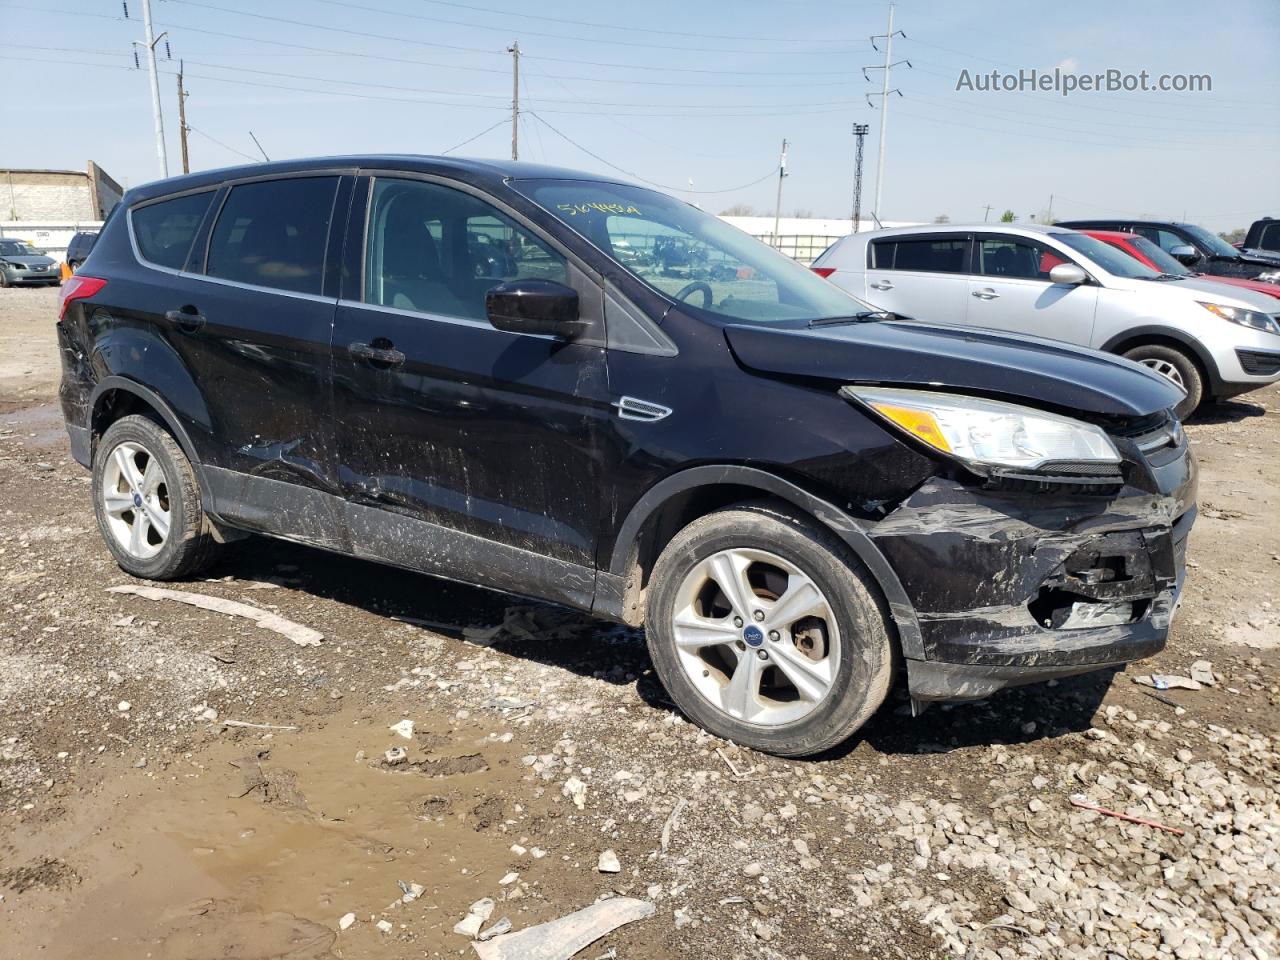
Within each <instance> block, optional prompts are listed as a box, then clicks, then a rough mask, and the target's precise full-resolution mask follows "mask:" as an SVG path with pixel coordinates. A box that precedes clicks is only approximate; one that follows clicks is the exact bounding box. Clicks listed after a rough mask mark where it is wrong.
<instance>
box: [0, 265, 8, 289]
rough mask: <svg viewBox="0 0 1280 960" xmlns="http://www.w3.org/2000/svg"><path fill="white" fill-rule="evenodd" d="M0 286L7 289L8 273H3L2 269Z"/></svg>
mask: <svg viewBox="0 0 1280 960" xmlns="http://www.w3.org/2000/svg"><path fill="white" fill-rule="evenodd" d="M0 287H2V288H4V289H5V290H8V289H9V275H8V274H7V273H5V272H4V271H3V270H0Z"/></svg>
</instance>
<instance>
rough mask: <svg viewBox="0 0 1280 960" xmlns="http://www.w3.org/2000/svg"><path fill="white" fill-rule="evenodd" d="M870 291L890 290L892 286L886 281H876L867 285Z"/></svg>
mask: <svg viewBox="0 0 1280 960" xmlns="http://www.w3.org/2000/svg"><path fill="white" fill-rule="evenodd" d="M869 286H870V287H871V289H872V290H892V289H893V284H892V283H890V282H889V281H888V280H877V281H876V282H875V283H872V284H869Z"/></svg>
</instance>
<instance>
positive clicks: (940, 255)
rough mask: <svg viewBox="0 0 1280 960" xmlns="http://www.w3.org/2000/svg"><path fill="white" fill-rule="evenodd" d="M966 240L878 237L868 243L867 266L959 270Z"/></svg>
mask: <svg viewBox="0 0 1280 960" xmlns="http://www.w3.org/2000/svg"><path fill="white" fill-rule="evenodd" d="M968 246H969V241H968V240H967V239H965V238H964V237H959V238H957V239H954V240H939V239H930V238H927V237H921V238H913V239H910V240H878V241H876V242H875V243H873V244H871V266H872V268H874V269H876V270H910V271H914V272H919V273H963V272H964V269H965V267H964V257H965V251H966V250H967V249H968Z"/></svg>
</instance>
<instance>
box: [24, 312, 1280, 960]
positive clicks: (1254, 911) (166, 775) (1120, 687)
mask: <svg viewBox="0 0 1280 960" xmlns="http://www.w3.org/2000/svg"><path fill="white" fill-rule="evenodd" d="M54 296H55V294H54V292H53V291H29V290H6V291H0V517H2V518H3V524H0V611H3V613H4V615H5V616H4V619H3V621H2V622H0V957H5V958H8V957H13V958H18V957H30V956H35V955H41V956H45V957H84V956H94V957H96V958H104V960H109V958H113V957H121V958H124V957H129V958H136V957H140V956H152V957H158V958H175V960H176V958H182V960H203V958H208V960H214V958H232V957H235V958H267V957H289V958H326V960H327V958H337V957H342V958H365V957H379V958H384V957H386V958H399V957H405V958H408V957H423V956H445V955H453V956H457V955H472V951H471V949H470V947H469V946H468V938H467V937H464V936H463V935H460V934H457V933H454V932H453V926H454V924H456V923H457V922H458V921H459V920H461V919H462V918H463V917H464V916H465V915H466V914H467V912H468V910H469V908H470V906H471V904H472V903H473V902H476V901H479V900H481V899H482V898H491V899H493V900H494V901H495V903H496V906H495V907H494V910H493V913H492V917H491V920H490V922H493V921H496V920H498V919H499V918H501V917H508V918H509V919H510V920H511V922H512V924H513V926H514V928H515V929H517V930H519V929H523V928H525V927H528V926H530V925H532V924H535V923H539V922H542V921H546V920H550V919H554V918H555V917H558V916H562V915H564V914H566V913H569V912H571V911H573V910H577V909H579V908H582V907H585V906H587V905H589V904H591V903H592V902H593V901H595V900H597V899H598V898H600V897H602V896H607V895H616V894H622V895H627V896H631V897H637V898H640V899H642V900H648V901H652V902H653V903H654V904H655V905H656V907H657V912H656V914H655V915H654V916H653V917H651V918H649V919H647V920H641V921H638V922H635V923H632V924H629V925H627V926H624V927H621V928H620V929H618V930H617V931H615V932H614V933H612V934H609V935H608V936H606V937H605V938H603V939H602V940H599V941H598V942H597V943H595V944H594V945H593V946H592V947H590V948H589V949H587V950H585V951H583V953H582V954H581V956H583V957H587V958H596V957H600V956H606V957H608V956H616V957H619V958H657V957H688V958H695V957H696V958H701V957H709V956H715V957H744V958H745V957H762V958H813V960H816V958H826V957H840V958H849V957H867V958H872V957H874V958H883V957H903V958H953V960H960V958H967V960H978V958H995V957H1000V958H1014V957H1068V956H1069V957H1098V958H1107V960H1111V958H1126V960H1128V958H1150V957H1177V958H1183V960H1189V958H1205V960H1211V958H1236V957H1241V958H1257V960H1262V958H1276V957H1280V929H1278V927H1277V920H1276V917H1277V916H1278V915H1280V810H1278V809H1277V804H1278V801H1277V795H1278V794H1277V787H1278V786H1280V763H1278V761H1277V754H1276V750H1277V739H1276V737H1277V724H1276V721H1277V716H1280V710H1278V706H1280V686H1278V685H1277V684H1278V680H1277V665H1278V660H1280V654H1278V653H1277V650H1278V649H1280V612H1278V611H1280V608H1278V607H1277V601H1276V589H1275V586H1274V585H1275V582H1276V576H1277V574H1278V573H1280V510H1277V502H1278V501H1280V497H1278V493H1280V491H1278V490H1277V480H1276V478H1277V476H1280V470H1278V468H1280V433H1277V429H1278V427H1280V390H1274V389H1273V390H1269V391H1266V392H1263V393H1260V394H1253V395H1251V396H1249V397H1246V398H1244V399H1243V400H1241V401H1239V402H1235V403H1231V404H1226V405H1220V406H1217V407H1213V408H1210V409H1209V410H1208V411H1206V412H1205V413H1204V414H1203V415H1202V416H1201V417H1199V418H1198V420H1197V421H1196V422H1193V423H1192V424H1190V425H1189V427H1188V430H1189V433H1190V434H1191V436H1192V439H1193V442H1194V444H1195V449H1196V451H1197V454H1198V455H1199V457H1200V459H1201V462H1202V465H1203V468H1204V473H1203V482H1202V494H1201V506H1202V511H1203V514H1202V518H1201V520H1200V522H1199V523H1198V525H1197V527H1196V529H1195V531H1194V533H1193V536H1192V542H1191V547H1190V553H1189V555H1190V559H1191V564H1192V569H1191V575H1190V579H1189V585H1188V591H1187V596H1186V600H1185V603H1184V606H1183V609H1182V612H1181V614H1180V617H1179V620H1178V622H1177V624H1176V627H1175V630H1174V636H1173V638H1172V640H1171V642H1170V644H1169V647H1168V648H1167V649H1166V650H1165V651H1164V652H1163V653H1162V654H1160V655H1159V656H1158V657H1155V658H1153V659H1152V660H1150V661H1146V662H1143V663H1141V664H1137V665H1134V666H1132V667H1130V668H1129V670H1128V671H1127V672H1123V673H1119V674H1116V675H1111V674H1103V675H1091V676H1086V677H1081V678H1075V679H1072V680H1068V681H1062V682H1059V683H1055V684H1047V685H1041V686H1035V687H1029V688H1024V689H1020V690H1014V691H1007V692H1004V693H1002V694H999V695H997V696H994V697H992V698H991V699H989V700H987V701H984V702H980V703H976V704H967V705H963V706H955V707H940V708H939V707H935V708H933V709H931V710H930V711H928V712H927V713H925V714H924V715H923V716H922V717H920V718H917V719H912V718H911V717H910V716H909V715H908V711H907V710H906V705H905V701H904V699H903V696H902V693H901V691H897V692H896V693H895V695H894V696H893V697H891V699H890V701H889V702H888V703H887V704H886V705H885V707H884V709H882V710H881V711H880V713H879V714H878V715H877V716H876V717H875V718H873V720H872V721H871V722H870V723H869V724H868V726H867V727H866V728H865V729H864V730H863V732H862V733H861V734H860V735H859V736H858V737H857V738H856V739H854V740H853V741H851V742H850V743H849V744H847V745H846V746H845V747H844V748H842V749H840V750H838V751H835V752H833V753H832V754H830V755H827V756H824V757H822V758H819V759H816V760H811V761H805V762H790V761H782V760H778V759H776V758H772V757H767V756H763V755H760V754H755V753H752V752H750V751H746V750H740V749H738V748H737V747H734V746H733V745H731V744H728V743H725V742H724V741H720V740H718V739H716V738H714V737H711V736H709V735H707V734H705V733H703V732H702V731H700V730H699V729H697V728H696V727H694V726H692V725H690V724H689V723H687V722H685V721H684V720H683V719H682V717H681V716H680V715H679V713H678V712H676V711H675V710H674V709H673V708H672V706H671V705H670V704H669V702H667V701H666V699H665V697H664V694H663V692H662V690H661V688H660V687H659V686H658V685H657V684H656V682H655V681H654V678H653V675H652V670H651V667H650V666H649V663H648V659H647V656H646V654H645V651H644V645H643V637H642V636H641V635H640V634H638V633H637V632H635V631H630V630H625V629H621V628H618V627H614V626H611V625H609V624H605V623H601V622H598V621H594V620H592V619H590V618H588V617H584V616H582V615H580V614H576V613H573V612H568V611H562V610H558V609H556V608H552V607H547V606H541V605H534V604H526V603H525V602H523V601H520V600H518V599H515V598H511V597H506V596H502V595H498V594H494V593H488V592H485V591H481V590H476V589H471V588H468V587H464V586H460V585H455V584H449V583H446V582H444V581H439V580H434V579H430V578H425V577H419V576H414V575H412V574H408V573H405V572H402V571H395V570H387V569H384V568H379V567H376V566H372V565H370V564H366V563H362V562H359V561H355V560H350V559H345V558H340V557H333V556H329V555H326V554H323V553H319V552H316V551H312V550H308V549H306V548H302V547H297V546H293V545H289V544H283V543H272V542H267V541H263V540H251V541H247V542H245V543H244V544H241V545H239V546H238V547H237V548H236V549H234V550H232V551H230V552H229V553H228V555H227V556H226V557H225V558H224V559H223V560H222V561H221V562H220V564H219V566H218V567H217V568H216V569H215V570H214V571H212V573H211V575H210V577H209V578H208V579H204V580H200V581H197V582H192V583H187V584H178V585H176V586H177V587H178V588H180V589H185V590H190V591H192V592H196V593H201V594H206V595H209V596H216V597H222V598H226V599H232V600H237V601H241V602H245V603H249V604H253V605H255V606H258V607H261V608H264V609H268V610H271V611H274V612H278V613H279V614H281V615H283V616H285V617H287V618H290V619H292V620H294V621H296V622H298V623H301V624H305V625H307V626H309V627H313V628H315V629H317V630H319V631H320V632H322V633H323V634H324V636H325V639H324V642H323V643H321V644H320V645H319V646H314V647H300V646H295V645H294V644H292V643H290V642H289V640H288V639H286V638H285V637H282V636H280V635H279V634H276V633H273V632H269V631H267V630H263V629H260V628H258V627H257V626H256V625H255V624H253V623H252V622H250V621H248V620H244V619H239V618H233V617H228V616H225V615H223V614H219V613H216V612H211V611H207V610H203V609H198V608H195V607H191V606H186V605H183V604H177V603H173V602H169V601H163V600H162V601H150V600H146V599H143V598H140V597H136V596H131V595H122V594H115V593H108V592H106V590H107V588H108V587H111V586H116V585H120V584H126V583H130V582H132V581H131V580H130V578H128V577H126V576H125V575H123V574H122V573H121V572H120V571H119V569H118V568H117V567H116V566H115V565H114V564H113V563H112V562H111V560H110V557H109V555H108V554H107V551H106V550H105V548H104V547H103V546H102V544H101V543H100V541H99V539H98V534H97V531H96V527H95V524H94V521H93V516H92V513H91V509H90V505H89V501H88V492H89V484H88V478H87V476H86V474H85V473H84V471H82V470H81V469H80V468H79V467H78V466H77V465H75V464H74V463H73V462H72V461H71V460H70V458H69V456H68V454H67V452H66V444H65V440H64V437H63V434H62V431H61V420H60V415H59V414H58V412H57V409H56V405H54V404H53V403H52V400H53V398H54V396H55V393H56V384H55V382H54V379H55V377H56V373H55V372H54V371H55V370H56V350H55V349H54V347H53V340H52V333H53V319H52V318H53V310H54V306H53V302H54ZM19 345H21V350H20V351H19V349H18V346H19ZM397 617H399V618H401V619H396V618H397ZM504 622H505V623H506V624H507V626H506V628H504V629H503V630H501V631H499V632H498V633H497V634H496V635H495V637H494V638H493V639H492V640H487V639H484V638H483V637H481V638H476V637H474V636H472V637H470V638H468V636H466V634H464V630H465V628H467V627H483V626H492V625H497V624H501V623H504ZM1201 660H1203V661H1208V662H1209V663H1210V664H1211V668H1210V672H1211V679H1212V683H1205V684H1203V685H1202V686H1201V689H1199V690H1183V689H1172V690H1167V691H1164V692H1162V693H1159V694H1158V695H1154V696H1153V694H1155V691H1153V690H1151V689H1150V688H1148V687H1145V686H1142V685H1140V684H1137V683H1135V682H1133V677H1134V676H1137V675H1143V674H1150V673H1153V672H1156V673H1170V674H1178V675H1189V674H1190V672H1191V668H1192V664H1193V663H1195V662H1196V661H1201ZM406 719H408V720H412V721H413V723H414V729H413V731H412V732H411V734H410V736H409V737H403V736H401V734H400V733H397V732H395V731H392V730H390V729H389V728H390V727H391V726H392V725H394V724H397V723H398V722H400V721H402V720H406ZM228 721H243V722H249V723H257V724H272V725H275V726H277V727H281V728H283V727H289V728H293V729H266V728H254V727H241V726H235V725H229V724H228ZM395 747H403V748H404V749H405V751H406V756H405V757H404V759H403V760H399V759H398V758H397V757H395V755H393V759H395V761H396V762H393V763H389V762H388V760H387V759H386V753H385V752H386V751H388V750H390V749H392V748H395ZM1072 798H1075V799H1076V802H1080V803H1089V804H1092V805H1095V806H1101V807H1104V808H1107V809H1110V810H1114V811H1119V812H1122V813H1124V814H1127V815H1129V816H1132V817H1136V818H1139V819H1141V820H1144V821H1148V822H1147V823H1133V822H1128V821H1124V820H1120V819H1117V818H1114V817H1111V816H1107V815H1103V814H1100V813H1098V812H1095V811H1093V810H1089V809H1086V808H1084V807H1080V806H1076V805H1074V804H1073V802H1072ZM1165 827H1167V828H1172V829H1164V828H1165ZM1175 831H1176V832H1175ZM606 851H612V853H613V854H614V855H615V856H616V857H617V860H618V867H619V869H618V871H617V872H601V870H600V869H599V867H600V866H601V862H600V861H601V855H602V854H605V853H606ZM604 859H605V864H604V865H605V866H610V864H609V863H608V857H605V858H604ZM512 874H514V876H512ZM399 883H404V884H405V885H406V887H408V889H410V890H411V891H412V890H413V889H415V888H413V887H412V886H409V885H411V884H414V883H418V884H421V886H422V892H421V894H420V895H418V896H412V897H410V898H409V900H408V901H407V902H406V901H405V900H404V899H403V897H402V889H403V888H401V887H400V886H399V885H398V884H399ZM348 913H350V914H352V915H353V918H352V920H351V922H350V923H349V925H348V926H347V927H346V928H345V929H343V928H341V923H340V919H341V918H343V917H344V916H345V915H347V914H348ZM379 922H381V923H383V924H384V926H383V927H379V926H378V923H379ZM610 950H613V951H616V953H615V954H610V953H609V951H610Z"/></svg>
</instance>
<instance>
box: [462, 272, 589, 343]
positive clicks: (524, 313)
mask: <svg viewBox="0 0 1280 960" xmlns="http://www.w3.org/2000/svg"><path fill="white" fill-rule="evenodd" d="M484 309H485V313H486V314H487V315H488V317H489V322H490V323H491V324H493V326H495V327H496V328H498V329H499V330H505V331H507V332H508V333H541V334H550V335H551V336H553V337H562V338H564V339H565V340H572V339H573V338H574V337H577V336H579V335H580V334H581V333H583V331H585V330H586V327H587V325H586V323H585V322H584V321H583V320H582V319H580V318H579V316H578V291H576V290H574V289H573V288H572V287H569V286H565V284H563V283H556V282H555V281H554V280H532V279H526V280H509V281H507V282H506V283H500V284H498V285H497V286H496V287H494V288H492V289H491V290H490V291H489V292H488V293H486V294H485V295H484Z"/></svg>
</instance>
